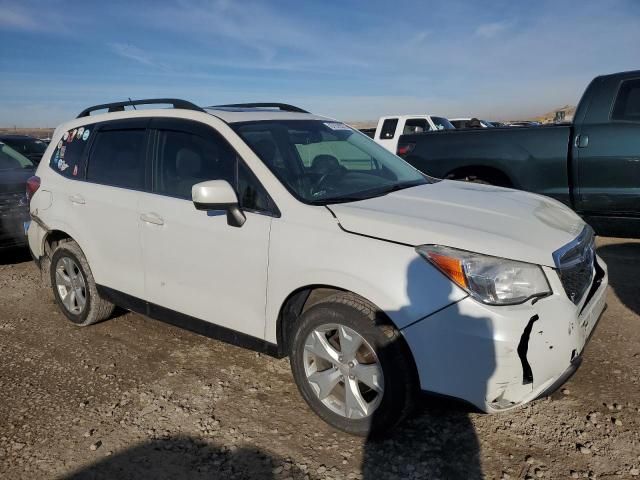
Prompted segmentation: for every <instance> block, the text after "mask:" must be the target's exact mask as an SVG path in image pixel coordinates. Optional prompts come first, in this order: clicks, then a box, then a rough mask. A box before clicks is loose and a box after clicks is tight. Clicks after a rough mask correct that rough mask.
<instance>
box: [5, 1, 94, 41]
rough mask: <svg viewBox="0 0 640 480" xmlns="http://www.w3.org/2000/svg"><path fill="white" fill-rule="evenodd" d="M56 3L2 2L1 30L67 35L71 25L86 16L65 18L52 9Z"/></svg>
mask: <svg viewBox="0 0 640 480" xmlns="http://www.w3.org/2000/svg"><path fill="white" fill-rule="evenodd" d="M55 3H56V2H53V1H52V2H51V3H45V4H40V3H33V2H31V3H29V2H27V1H24V2H14V1H11V0H8V1H7V0H0V30H9V31H21V32H35V33H54V32H55V33H57V34H67V33H68V31H69V25H70V24H75V23H76V22H78V21H79V22H82V20H83V17H84V15H76V14H75V13H74V16H73V17H71V18H70V19H69V18H65V17H63V16H61V15H60V13H59V12H58V11H57V10H56V9H55V8H52V7H55V6H56V5H55Z"/></svg>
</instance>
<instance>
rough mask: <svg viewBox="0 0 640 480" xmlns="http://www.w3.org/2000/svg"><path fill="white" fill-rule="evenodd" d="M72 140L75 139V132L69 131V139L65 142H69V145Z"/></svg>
mask: <svg viewBox="0 0 640 480" xmlns="http://www.w3.org/2000/svg"><path fill="white" fill-rule="evenodd" d="M74 138H76V131H75V130H71V131H70V132H69V138H68V139H67V142H69V143H71V142H73V139H74Z"/></svg>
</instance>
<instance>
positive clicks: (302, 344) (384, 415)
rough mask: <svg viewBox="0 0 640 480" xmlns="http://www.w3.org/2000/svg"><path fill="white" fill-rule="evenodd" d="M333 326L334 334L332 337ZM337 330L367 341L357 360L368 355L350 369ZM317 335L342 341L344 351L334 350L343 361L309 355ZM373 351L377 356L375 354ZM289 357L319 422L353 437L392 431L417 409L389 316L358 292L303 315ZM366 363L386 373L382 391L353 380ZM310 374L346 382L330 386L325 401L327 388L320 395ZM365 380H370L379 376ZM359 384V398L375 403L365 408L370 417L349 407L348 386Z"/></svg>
mask: <svg viewBox="0 0 640 480" xmlns="http://www.w3.org/2000/svg"><path fill="white" fill-rule="evenodd" d="M334 327H335V328H336V332H335V333H332V332H333V330H332V329H333V328H334ZM345 327H346V328H345ZM339 328H343V329H344V330H345V333H344V335H351V338H355V337H354V336H353V332H355V333H356V334H358V335H359V337H360V338H361V339H362V340H364V342H363V343H362V347H361V348H360V350H358V352H359V353H358V355H359V356H361V355H363V352H365V351H366V352H368V353H367V355H366V356H365V357H358V356H356V359H358V360H357V361H354V362H350V363H349V368H347V366H346V365H345V363H343V362H342V361H343V360H344V362H347V360H348V358H347V359H344V358H343V355H342V353H344V352H343V350H344V351H345V352H346V351H347V350H348V345H349V343H348V342H345V345H346V346H347V348H342V347H341V345H342V340H341V339H342V338H343V336H342V335H341V334H340V332H339V331H338V329H339ZM349 332H350V333H349ZM318 335H324V338H325V339H327V336H328V335H329V336H330V337H329V340H328V342H329V343H330V344H331V342H335V341H336V338H340V348H335V350H336V352H334V353H337V354H340V355H341V356H340V357H339V360H340V361H339V362H336V363H332V364H330V363H329V362H326V361H325V360H324V359H323V358H322V357H320V358H319V359H318V357H316V356H315V354H314V353H311V352H315V351H316V347H315V345H317V344H316V343H314V342H316V340H315V338H317V337H316V336H318ZM347 338H349V337H348V336H347ZM320 343H322V340H320ZM369 350H371V351H373V353H374V354H375V355H374V356H372V355H371V354H370V352H369ZM305 351H306V352H305ZM374 357H375V358H374ZM290 359H291V370H292V372H293V377H294V379H295V382H296V384H297V386H298V389H299V390H300V393H301V395H302V397H303V398H304V399H305V401H306V402H307V404H308V405H309V406H310V407H311V409H312V410H313V411H314V412H315V413H316V414H317V415H318V416H319V417H320V418H322V419H323V420H324V421H325V422H327V423H328V424H330V425H332V426H333V427H335V428H337V429H340V430H342V431H345V432H347V433H350V434H354V435H361V436H365V435H369V436H376V435H377V434H380V433H383V432H388V431H389V430H390V429H392V428H394V427H395V426H396V425H398V424H399V423H400V422H401V421H402V420H403V419H405V418H406V417H407V415H409V413H410V412H411V411H412V409H413V404H414V400H415V398H416V396H417V392H418V381H417V374H416V370H415V365H414V362H413V358H412V356H411V353H410V351H409V348H408V346H407V345H406V343H405V341H404V339H403V338H402V335H401V334H400V332H399V331H398V330H397V329H396V328H394V327H393V326H392V325H391V324H390V322H389V321H388V319H387V318H386V316H384V315H383V314H381V313H379V312H378V310H377V309H376V308H375V307H374V306H373V305H372V304H370V303H369V302H367V301H365V300H363V299H362V298H360V297H358V296H356V295H354V294H350V293H338V294H335V295H331V296H330V297H327V298H325V299H323V300H321V301H320V302H318V303H316V304H315V305H313V306H312V307H311V308H309V309H308V310H307V311H305V312H304V313H303V314H302V315H301V317H300V319H299V323H298V325H297V329H296V331H295V334H294V336H293V340H292V344H291V352H290ZM372 360H373V361H374V362H376V363H375V365H376V366H375V367H374V366H373V365H374V364H372V363H369V362H371V361H372ZM321 364H322V365H321ZM354 364H355V367H354ZM363 365H364V366H365V368H367V369H368V371H372V369H375V368H377V369H378V370H376V371H377V372H379V371H381V372H382V381H381V382H379V383H380V384H381V385H382V386H383V389H382V392H381V393H378V392H376V391H375V390H373V389H370V388H369V387H368V386H367V385H365V384H363V383H361V382H360V378H361V376H360V374H357V375H358V376H357V378H355V377H356V374H354V373H352V372H361V371H362V370H359V369H360V368H361V367H362V366H363ZM352 367H353V368H352ZM310 371H311V372H315V373H311V377H313V375H315V374H316V373H319V374H320V375H323V376H324V378H328V377H329V375H331V376H332V381H335V377H333V375H334V374H335V375H339V378H341V379H342V380H341V381H339V383H338V384H337V385H336V386H335V387H332V388H333V390H332V393H331V394H330V395H328V396H325V398H324V399H321V396H322V395H324V393H326V391H327V390H325V392H322V390H321V387H320V386H319V385H320V383H317V384H316V383H313V382H312V381H310V380H309V378H310V377H309V375H310V373H309V372H310ZM362 378H367V380H370V379H371V378H375V377H370V378H369V377H362ZM347 379H351V380H347ZM346 382H349V383H348V384H347V383H346ZM370 383H375V381H374V382H370ZM356 384H357V387H358V390H359V392H360V394H361V395H360V397H359V398H361V399H366V398H373V400H371V403H370V404H367V405H368V407H367V408H371V409H372V413H368V414H367V415H362V411H366V409H364V410H362V411H360V410H359V409H357V408H356V409H351V408H349V407H348V406H347V401H346V395H348V393H347V386H350V388H349V390H350V391H353V385H356ZM381 385H377V387H380V386H381ZM327 388H329V387H327ZM342 398H344V399H345V401H344V402H343V403H344V405H345V408H344V410H343V409H342V405H341V404H340V400H341V399H342ZM351 398H352V399H353V398H357V396H354V395H353V394H352V395H351ZM352 404H353V402H352ZM347 412H349V413H347Z"/></svg>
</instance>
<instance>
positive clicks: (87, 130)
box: [82, 128, 90, 142]
mask: <svg viewBox="0 0 640 480" xmlns="http://www.w3.org/2000/svg"><path fill="white" fill-rule="evenodd" d="M89 132H90V130H89V129H88V128H87V129H86V130H85V131H84V133H83V134H82V140H84V141H85V142H86V141H87V138H89Z"/></svg>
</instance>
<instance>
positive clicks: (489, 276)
mask: <svg viewBox="0 0 640 480" xmlns="http://www.w3.org/2000/svg"><path fill="white" fill-rule="evenodd" d="M416 251H417V252H418V253H419V254H420V255H422V256H423V257H424V258H426V259H427V260H428V261H429V262H431V263H432V264H433V265H435V266H436V267H437V268H438V269H439V270H440V271H441V272H442V273H444V274H445V275H446V276H447V277H449V278H450V279H451V280H452V281H453V282H454V283H455V284H456V285H458V286H459V287H461V288H463V289H464V290H466V291H467V292H469V294H470V295H471V296H472V297H474V298H475V299H477V300H480V301H481V302H483V303H488V304H490V305H513V304H516V303H522V302H524V301H526V300H528V299H530V298H532V297H543V296H545V295H549V294H551V288H550V287H549V282H547V277H546V276H545V274H544V272H543V271H542V268H540V266H539V265H534V264H531V263H523V262H516V261H514V260H507V259H505V258H499V257H490V256H488V255H481V254H479V253H473V252H467V251H464V250H458V249H456V248H450V247H442V246H440V245H422V246H420V247H417V248H416Z"/></svg>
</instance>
